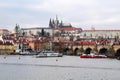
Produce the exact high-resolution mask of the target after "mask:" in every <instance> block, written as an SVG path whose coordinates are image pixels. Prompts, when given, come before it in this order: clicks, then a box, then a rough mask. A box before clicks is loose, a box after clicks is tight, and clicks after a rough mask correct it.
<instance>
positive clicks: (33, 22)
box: [0, 0, 120, 29]
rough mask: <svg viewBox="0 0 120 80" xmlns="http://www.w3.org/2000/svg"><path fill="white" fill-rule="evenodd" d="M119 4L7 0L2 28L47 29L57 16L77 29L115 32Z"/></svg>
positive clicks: (2, 6)
mask: <svg viewBox="0 0 120 80" xmlns="http://www.w3.org/2000/svg"><path fill="white" fill-rule="evenodd" d="M119 4H120V1H119V0H114V1H113V0H109V1H108V0H106V1H105V0H74V1H73V0H57V1H56V0H17V1H16V0H3V1H0V10H1V13H0V26H6V27H7V28H10V27H12V29H13V28H14V26H15V24H16V23H18V24H20V25H21V26H22V27H36V26H46V27H47V26H48V22H49V19H50V18H54V17H55V15H56V14H57V15H58V17H59V19H60V20H63V22H67V23H69V22H70V23H71V24H72V25H73V26H76V27H82V28H84V29H90V28H91V26H92V25H94V26H95V27H96V28H98V29H110V27H111V29H112V28H113V26H114V27H115V26H117V27H118V26H120V23H119V21H120V15H119V14H120V10H119V7H120V5H119ZM10 29H11V28H10ZM117 29H120V28H117Z"/></svg>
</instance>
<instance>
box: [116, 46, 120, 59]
mask: <svg viewBox="0 0 120 80" xmlns="http://www.w3.org/2000/svg"><path fill="white" fill-rule="evenodd" d="M115 56H116V57H118V56H120V48H119V49H118V50H117V51H116V53H115Z"/></svg>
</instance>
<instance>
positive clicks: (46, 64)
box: [0, 55, 120, 80]
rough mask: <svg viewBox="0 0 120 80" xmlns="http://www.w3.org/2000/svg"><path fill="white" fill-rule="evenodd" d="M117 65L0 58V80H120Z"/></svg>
mask: <svg viewBox="0 0 120 80" xmlns="http://www.w3.org/2000/svg"><path fill="white" fill-rule="evenodd" d="M119 74H120V61H119V60H116V59H108V58H106V59H81V58H79V56H63V57H48V58H35V57H34V56H19V55H9V56H5V55H0V80H119V79H120V76H119Z"/></svg>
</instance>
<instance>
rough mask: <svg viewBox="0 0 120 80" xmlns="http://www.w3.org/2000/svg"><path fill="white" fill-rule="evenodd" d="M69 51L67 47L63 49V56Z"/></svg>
mask: <svg viewBox="0 0 120 80" xmlns="http://www.w3.org/2000/svg"><path fill="white" fill-rule="evenodd" d="M69 50H70V48H68V47H67V48H65V49H64V54H65V55H66V54H68V52H69Z"/></svg>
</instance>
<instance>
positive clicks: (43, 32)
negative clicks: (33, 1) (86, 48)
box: [0, 16, 120, 53]
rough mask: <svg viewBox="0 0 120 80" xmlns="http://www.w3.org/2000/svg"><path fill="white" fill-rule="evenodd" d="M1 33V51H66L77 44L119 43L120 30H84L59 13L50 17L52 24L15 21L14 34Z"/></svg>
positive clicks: (3, 31)
mask: <svg viewBox="0 0 120 80" xmlns="http://www.w3.org/2000/svg"><path fill="white" fill-rule="evenodd" d="M0 35H1V36H0V53H14V52H16V51H17V50H22V51H24V50H27V49H32V50H44V49H47V50H50V49H54V50H55V51H62V52H64V51H65V49H68V47H70V46H75V45H80V46H81V45H108V44H109V45H120V30H95V29H91V30H83V29H82V28H76V27H73V26H72V25H71V24H70V23H64V22H63V21H59V20H58V17H57V16H56V19H55V20H54V19H53V20H52V19H50V21H49V27H34V28H21V27H20V26H19V25H18V24H16V26H15V29H14V33H11V32H9V31H8V30H6V29H0ZM61 46H62V47H61Z"/></svg>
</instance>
